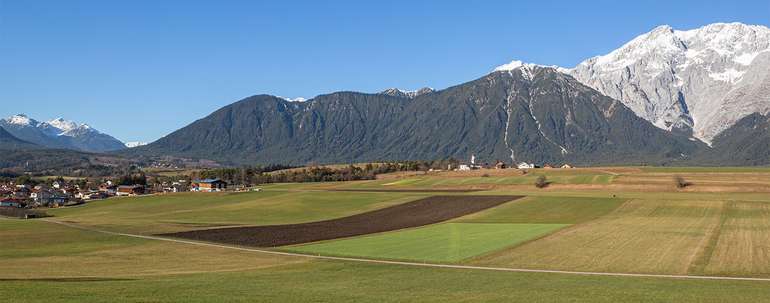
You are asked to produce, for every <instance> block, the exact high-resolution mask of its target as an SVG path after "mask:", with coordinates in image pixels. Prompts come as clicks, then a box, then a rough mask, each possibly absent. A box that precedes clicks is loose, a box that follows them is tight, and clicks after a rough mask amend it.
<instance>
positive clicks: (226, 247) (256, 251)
mask: <svg viewBox="0 0 770 303" xmlns="http://www.w3.org/2000/svg"><path fill="white" fill-rule="evenodd" d="M38 220H41V221H45V222H49V223H53V224H58V225H62V226H66V227H69V228H75V229H79V230H83V231H89V232H97V233H103V234H108V235H113V236H124V237H132V238H138V239H145V240H156V241H167V242H173V243H181V244H188V245H196V246H205V247H215V248H222V249H232V250H239V251H246V252H254V253H261V254H271V255H278V256H288V257H302V258H312V259H319V260H332V261H348V262H359V263H369V264H387V265H400V266H414V267H427V268H444V269H463V270H487V271H498V272H524V273H551V274H569V275H584V276H611V277H636V278H667V279H690V280H730V281H761V282H770V278H752V277H726V276H695V275H666V274H635V273H613V272H586V271H564V270H545V269H524V268H506V267H486V266H468V265H452V264H433V263H417V262H402V261H387V260H375V259H363V258H350V257H332V256H321V255H308V254H300V253H290V252H281V251H274V250H266V249H258V248H248V247H241V246H234V245H225V244H216V243H207V242H198V241H191V240H182V239H174V238H166V237H159V236H145V235H137V234H129V233H119V232H111V231H106V230H100V229H95V228H89V227H85V226H80V225H76V224H72V223H66V222H61V221H57V220H53V219H38Z"/></svg>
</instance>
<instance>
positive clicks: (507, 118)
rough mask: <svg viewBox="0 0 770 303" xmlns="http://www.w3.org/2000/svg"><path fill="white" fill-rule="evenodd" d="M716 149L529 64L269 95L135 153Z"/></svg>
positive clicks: (249, 159)
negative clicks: (397, 85) (390, 85)
mask: <svg viewBox="0 0 770 303" xmlns="http://www.w3.org/2000/svg"><path fill="white" fill-rule="evenodd" d="M704 146H705V145H703V144H701V143H698V142H693V141H690V140H688V138H687V137H686V136H682V135H679V134H672V133H670V132H667V131H665V130H661V129H659V128H657V127H655V126H653V125H652V124H651V123H649V122H648V121H646V120H644V119H642V118H640V117H638V116H636V115H635V114H634V113H633V112H632V111H631V110H630V109H628V108H627V107H625V106H624V105H623V104H622V103H621V102H619V101H616V100H613V99H611V98H609V97H607V96H604V95H602V94H601V93H599V92H597V91H596V90H594V89H592V88H590V87H587V86H585V85H583V84H581V83H580V82H578V81H577V80H575V79H574V78H573V77H571V76H569V75H566V74H564V73H561V72H559V71H558V70H557V69H554V68H550V67H541V66H535V65H519V66H516V67H511V68H508V69H498V70H496V71H494V72H492V73H491V74H488V75H486V76H484V77H482V78H479V79H477V80H474V81H471V82H468V83H465V84H461V85H458V86H454V87H450V88H447V89H444V90H440V91H430V92H425V93H423V94H418V95H415V96H410V95H401V94H388V93H378V94H364V93H355V92H338V93H333V94H328V95H321V96H318V97H315V98H313V99H310V100H307V101H305V102H289V101H287V100H284V99H282V98H278V97H274V96H269V95H258V96H253V97H249V98H246V99H244V100H241V101H238V102H236V103H233V104H231V105H228V106H225V107H223V108H222V109H219V110H217V111H216V112H214V113H212V114H211V115H209V116H208V117H205V118H203V119H200V120H198V121H195V122H193V123H192V124H190V125H188V126H186V127H184V128H182V129H180V130H178V131H176V132H173V133H171V134H170V135H168V136H166V137H164V138H161V139H159V140H157V141H155V142H153V143H151V144H148V145H146V146H140V147H135V148H132V149H130V150H126V151H124V153H126V154H128V155H174V156H181V157H197V158H206V159H211V160H216V161H220V162H224V163H231V164H254V163H262V164H269V163H285V164H306V163H308V162H321V163H340V162H359V161H377V160H408V159H440V158H447V157H455V158H461V159H465V158H467V157H469V156H470V154H476V155H477V156H478V157H479V158H480V159H482V161H486V162H491V163H494V161H495V160H503V161H506V162H509V163H511V162H517V161H527V162H536V163H563V162H570V163H577V164H613V163H618V164H621V163H623V164H639V163H666V162H668V161H673V160H677V159H683V158H687V157H690V156H691V155H692V154H693V153H695V152H697V151H698V150H699V149H700V148H702V147H704Z"/></svg>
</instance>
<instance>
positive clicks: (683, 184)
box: [674, 176, 692, 189]
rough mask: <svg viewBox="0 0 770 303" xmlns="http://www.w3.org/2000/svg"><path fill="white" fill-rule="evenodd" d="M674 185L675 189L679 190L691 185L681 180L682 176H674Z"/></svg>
mask: <svg viewBox="0 0 770 303" xmlns="http://www.w3.org/2000/svg"><path fill="white" fill-rule="evenodd" d="M674 183H675V184H676V188H679V189H682V188H685V187H688V186H690V185H692V183H690V182H688V181H687V180H685V179H684V178H682V176H675V177H674Z"/></svg>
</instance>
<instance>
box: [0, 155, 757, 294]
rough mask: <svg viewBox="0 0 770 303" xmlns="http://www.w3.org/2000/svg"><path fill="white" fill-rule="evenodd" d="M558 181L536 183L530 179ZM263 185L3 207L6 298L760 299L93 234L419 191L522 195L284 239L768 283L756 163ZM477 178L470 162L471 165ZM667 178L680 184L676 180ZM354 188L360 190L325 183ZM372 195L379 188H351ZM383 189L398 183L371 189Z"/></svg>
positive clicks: (332, 249) (312, 209) (284, 218)
mask: <svg viewBox="0 0 770 303" xmlns="http://www.w3.org/2000/svg"><path fill="white" fill-rule="evenodd" d="M541 172H542V173H543V174H547V175H548V178H549V179H551V180H554V182H555V183H554V184H553V186H549V187H548V188H545V189H537V188H534V186H532V184H531V183H530V181H532V180H531V179H532V178H534V177H535V176H537V174H539V173H541ZM506 173H507V172H500V171H490V176H489V177H481V176H478V175H469V176H466V177H463V176H460V175H456V174H437V175H435V176H417V177H415V176H407V177H404V178H395V179H393V178H391V179H383V180H372V181H356V182H339V183H307V184H271V185H266V186H263V187H262V188H263V190H262V191H260V192H248V193H214V194H202V193H195V194H193V193H189V194H170V195H158V196H147V197H132V198H119V199H109V200H105V201H94V202H91V203H88V204H86V205H83V206H77V207H72V208H62V209H54V210H50V211H49V213H51V214H53V215H54V217H52V218H50V219H49V220H56V221H64V222H68V224H74V225H75V226H78V227H82V228H86V229H85V230H84V229H76V228H72V227H68V226H63V225H59V224H55V223H52V222H46V221H43V220H15V219H2V218H0V258H2V260H3V261H2V266H0V282H1V283H0V298H2V302H307V301H313V302H360V301H374V302H447V301H468V302H470V301H473V302H477V301H487V302H500V301H523V302H565V301H566V302H726V301H728V302H762V301H770V300H768V298H770V281H740V280H735V281H731V280H694V279H674V278H664V277H633V276H587V275H576V274H565V273H526V272H503V271H490V270H478V269H462V268H429V267H416V266H406V265H395V264H369V263H361V262H353V261H339V260H319V259H314V258H308V257H302V256H284V255H275V254H267V253H260V252H255V251H248V250H241V249H239V248H238V247H217V246H207V245H201V244H189V243H179V242H172V241H161V240H155V239H144V238H136V237H129V236H125V235H115V234H106V233H102V232H97V231H94V229H97V230H108V231H113V232H121V233H130V234H138V235H154V234H160V233H165V232H172V231H184V230H193V229H204V228H212V227H223V226H243V225H266V224H287V223H301V222H312V221H318V220H326V219H331V218H338V217H343V216H348V215H352V214H357V213H361V212H365V211H370V210H374V209H379V208H383V207H388V206H392V205H397V204H400V203H405V202H409V201H413V200H416V199H419V198H422V197H427V196H431V195H437V194H441V195H446V194H452V195H465V193H447V192H444V193H436V192H422V193H420V192H398V191H397V190H399V189H408V190H421V189H425V190H430V189H450V188H452V189H454V188H459V189H462V188H481V189H483V191H480V192H474V193H470V194H472V195H487V194H489V195H492V194H494V195H500V194H505V195H523V196H527V197H525V198H522V199H519V200H516V201H514V202H511V203H505V204H503V205H501V206H498V207H495V208H491V209H487V210H484V211H481V212H478V213H475V214H471V215H468V216H464V217H460V218H457V219H453V220H450V221H448V222H443V223H439V224H434V225H429V226H423V227H418V228H412V229H405V230H398V231H392V232H386V233H381V234H374V235H365V236H359V237H352V238H345V239H337V240H329V241H323V242H318V243H309V244H305V245H296V246H290V247H282V248H278V249H277V250H291V251H296V252H302V253H307V254H310V255H318V254H321V255H333V256H352V257H363V258H367V259H385V260H411V261H416V262H418V263H422V262H426V263H439V264H454V265H471V266H482V267H495V268H518V269H521V268H524V269H527V268H529V269H542V270H557V271H590V272H606V273H624V274H627V273H644V274H676V275H707V276H732V277H756V278H770V246H768V245H767V243H770V223H768V222H770V171H766V170H765V169H764V168H729V169H728V168H726V169H702V168H697V169H692V168H646V167H645V168H639V167H631V168H601V169H593V170H591V169H586V170H533V171H532V172H531V173H530V174H529V175H525V176H522V175H520V174H516V173H517V172H516V171H515V170H512V171H511V174H514V175H510V176H508V175H505V174H506ZM477 174H478V172H477ZM676 175H681V176H684V177H685V178H686V179H687V180H690V181H692V182H693V184H694V185H693V186H692V187H689V188H687V189H677V188H675V187H674V186H673V185H672V179H673V177H674V176H676ZM334 189H359V190H364V191H356V192H350V191H334ZM367 189H374V190H377V191H369V192H367V191H365V190H367ZM383 189H393V190H396V191H394V192H381V190H383Z"/></svg>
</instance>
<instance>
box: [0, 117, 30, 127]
mask: <svg viewBox="0 0 770 303" xmlns="http://www.w3.org/2000/svg"><path fill="white" fill-rule="evenodd" d="M3 120H5V121H6V123H9V124H13V125H22V126H31V125H35V124H37V121H35V120H33V119H30V118H29V117H27V115H24V114H18V115H13V116H10V117H8V118H5V119H3Z"/></svg>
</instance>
